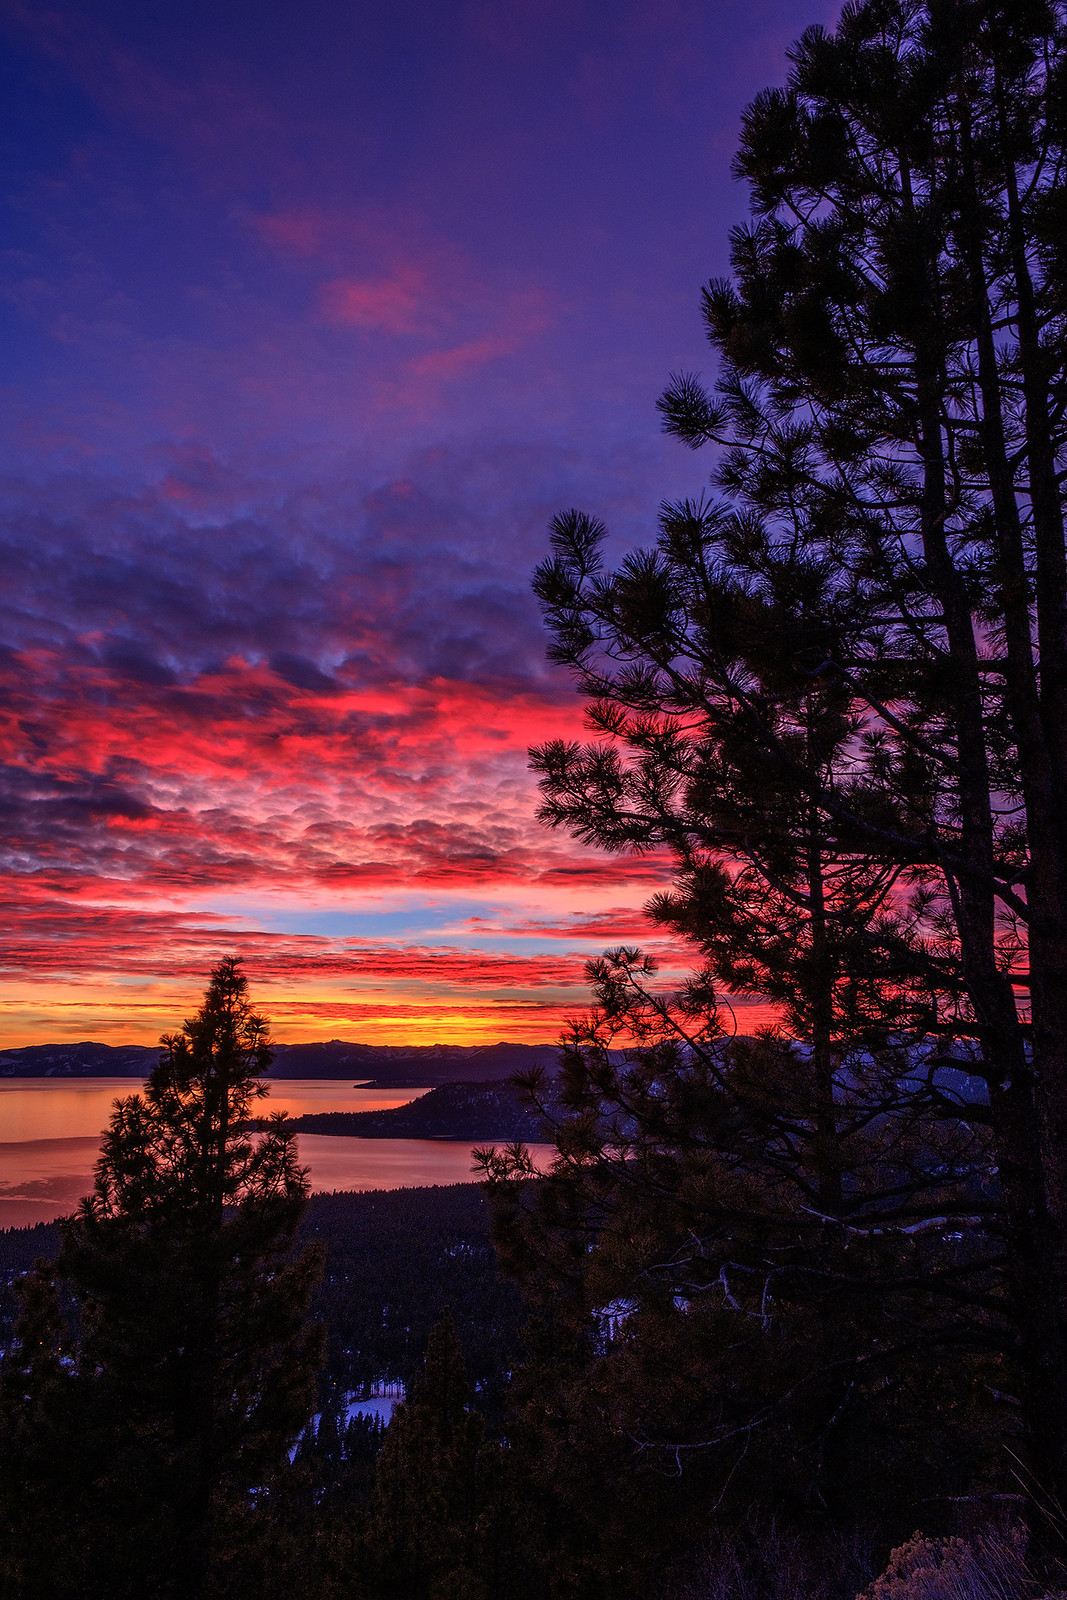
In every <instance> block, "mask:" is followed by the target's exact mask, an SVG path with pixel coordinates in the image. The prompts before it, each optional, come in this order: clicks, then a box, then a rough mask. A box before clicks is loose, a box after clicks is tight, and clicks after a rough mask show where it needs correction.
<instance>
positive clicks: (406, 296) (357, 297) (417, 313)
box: [319, 267, 424, 334]
mask: <svg viewBox="0 0 1067 1600" xmlns="http://www.w3.org/2000/svg"><path fill="white" fill-rule="evenodd" d="M423 289H424V281H423V276H422V274H421V273H420V272H419V271H418V270H417V269H415V268H413V267H409V268H402V269H401V270H400V271H399V272H398V273H397V274H396V276H395V277H392V278H377V279H370V278H335V279H334V280H333V281H332V282H330V283H327V284H324V285H323V287H322V289H321V290H320V291H319V302H320V305H321V307H322V311H323V314H324V316H326V318H327V319H328V320H329V321H331V322H335V323H337V324H339V325H340V326H341V327H346V328H366V329H373V330H375V331H378V332H381V333H392V334H401V333H414V332H416V331H417V329H418V328H419V326H420V321H421V314H422V294H423Z"/></svg>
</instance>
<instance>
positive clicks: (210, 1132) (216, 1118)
mask: <svg viewBox="0 0 1067 1600" xmlns="http://www.w3.org/2000/svg"><path fill="white" fill-rule="evenodd" d="M247 989H248V985H247V979H246V978H245V975H244V973H243V971H242V970H241V967H240V964H239V962H238V961H237V960H236V959H233V958H228V959H226V960H223V961H222V962H220V963H219V965H218V966H217V967H216V968H215V970H214V972H213V973H212V976H211V982H210V985H209V987H208V990H207V993H206V995H205V997H204V1003H203V1005H202V1006H201V1008H200V1010H199V1011H198V1013H197V1015H196V1016H195V1017H194V1018H192V1019H191V1020H190V1021H188V1022H186V1024H185V1026H184V1028H183V1030H182V1031H181V1032H180V1033H178V1034H175V1035H173V1036H168V1037H165V1038H164V1040H163V1049H162V1053H161V1058H160V1062H159V1065H158V1066H157V1067H156V1069H155V1070H154V1071H153V1073H152V1075H151V1077H150V1078H149V1079H148V1082H147V1084H146V1086H145V1090H144V1093H143V1095H140V1094H139V1095H131V1096H129V1097H127V1098H125V1099H122V1100H119V1101H118V1102H117V1103H116V1106H115V1110H114V1112H113V1114H112V1118H111V1123H110V1126H109V1128H108V1130H107V1132H106V1134H105V1135H104V1140H103V1145H102V1150H101V1155H100V1159H99V1161H98V1163H97V1168H96V1181H95V1187H94V1191H93V1193H92V1194H91V1195H90V1196H89V1197H88V1198H87V1199H86V1200H84V1201H83V1202H82V1203H81V1205H80V1207H79V1208H78V1211H77V1212H76V1214H75V1215H74V1216H73V1217H71V1218H70V1219H69V1220H68V1221H66V1222H65V1223H64V1224H63V1243H62V1250H61V1254H60V1259H59V1263H58V1269H57V1270H58V1275H59V1277H60V1279H61V1280H62V1281H63V1282H64V1283H65V1285H66V1286H67V1287H68V1288H69V1289H70V1290H71V1291H72V1293H73V1295H74V1297H75V1300H76V1303H77V1308H78V1324H79V1326H78V1340H77V1345H76V1349H75V1351H74V1362H75V1366H76V1370H77V1373H78V1376H79V1381H80V1382H81V1384H82V1385H83V1386H84V1388H85V1391H86V1402H85V1404H86V1408H87V1416H88V1428H89V1432H90V1433H91V1435H92V1436H93V1438H94V1441H95V1445H94V1459H95V1461H96V1462H97V1464H98V1471H97V1473H96V1476H95V1480H94V1482H93V1483H92V1484H91V1485H90V1486H88V1494H89V1498H90V1500H91V1502H92V1505H93V1518H92V1521H93V1523H94V1525H95V1531H94V1533H93V1536H92V1539H91V1544H92V1552H93V1562H94V1566H93V1571H92V1579H93V1587H91V1588H89V1587H87V1588H86V1590H85V1592H86V1593H91V1592H97V1591H99V1592H101V1593H107V1594H109V1595H115V1596H118V1595H127V1594H128V1595H131V1596H132V1595H138V1596H141V1595H144V1594H147V1593H152V1594H155V1595H159V1596H161V1597H162V1596H167V1595H174V1596H181V1597H182V1600H194V1597H196V1596H199V1595H201V1594H204V1593H206V1592H207V1591H208V1589H209V1588H210V1587H211V1586H212V1584H216V1585H221V1586H222V1587H225V1581H224V1575H225V1570H226V1560H227V1550H228V1549H229V1547H230V1543H231V1541H232V1540H233V1539H234V1538H236V1537H238V1535H239V1533H240V1527H241V1525H242V1523H243V1522H244V1521H246V1520H247V1518H248V1516H249V1515H250V1514H251V1511H252V1509H253V1507H254V1499H253V1498H250V1496H253V1494H254V1492H260V1491H263V1490H264V1489H265V1487H266V1486H268V1485H269V1483H270V1480H271V1477H272V1475H273V1474H275V1473H277V1472H278V1471H280V1470H281V1469H283V1468H284V1466H285V1465H286V1464H287V1459H288V1458H287V1451H288V1449H289V1447H290V1445H291V1443H292V1441H293V1440H294V1439H295V1438H296V1436H297V1435H298V1434H299V1432H300V1429H301V1427H302V1426H303V1424H304V1423H305V1422H306V1420H307V1417H308V1414H309V1413H310V1410H311V1405H312V1400H313V1392H314V1380H315V1375H316V1372H317V1368H318V1365H319V1361H320V1339H319V1336H318V1330H317V1329H315V1328H314V1327H312V1326H311V1325H309V1323H308V1321H307V1309H308V1304H309V1299H310V1295H311V1291H312V1288H313V1286H314V1282H315V1279H316V1276H317V1274H318V1271H319V1258H318V1256H317V1254H316V1253H315V1252H314V1251H305V1252H304V1253H303V1254H302V1255H300V1256H296V1257H294V1256H293V1239H294V1234H295V1230H296V1227H297V1224H298V1222H299V1220H300V1217H301V1215H302V1212H303V1210H304V1207H305V1204H306V1200H307V1193H308V1185H307V1175H306V1172H305V1171H304V1170H302V1169H301V1168H300V1167H299V1166H298V1165H297V1159H296V1149H295V1139H294V1136H293V1134H292V1133H291V1132H290V1131H289V1129H288V1128H287V1127H286V1125H285V1119H284V1117H283V1116H280V1115H279V1116H273V1117H268V1118H266V1119H265V1120H260V1121H259V1122H258V1128H259V1131H258V1132H257V1121H256V1118H255V1108H256V1103H257V1102H258V1101H259V1100H260V1099H261V1098H262V1097H263V1096H264V1095H265V1094H266V1092H267V1091H266V1088H265V1086H264V1085H262V1084H261V1083H260V1082H259V1080H258V1078H257V1076H256V1074H257V1073H260V1072H262V1071H263V1070H264V1069H265V1067H266V1066H267V1065H268V1064H269V1061H270V1049H269V1043H268V1036H267V1024H266V1023H265V1021H264V1020H263V1018H262V1017H260V1016H258V1015H257V1014H256V1013H255V1012H254V1011H253V1009H252V1006H251V1004H250V1002H249V999H248V993H247Z"/></svg>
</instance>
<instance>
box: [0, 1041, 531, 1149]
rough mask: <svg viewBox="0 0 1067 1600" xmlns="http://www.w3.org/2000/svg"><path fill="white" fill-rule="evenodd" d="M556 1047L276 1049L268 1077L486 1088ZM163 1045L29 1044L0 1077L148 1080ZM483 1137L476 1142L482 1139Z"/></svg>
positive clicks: (7, 1060) (1, 1061)
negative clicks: (467, 1084) (463, 1084)
mask: <svg viewBox="0 0 1067 1600" xmlns="http://www.w3.org/2000/svg"><path fill="white" fill-rule="evenodd" d="M557 1055H558V1047H557V1046H556V1045H554V1044H508V1043H506V1042H501V1043H499V1044H474V1045H460V1044H430V1045H414V1044H413V1045H404V1044H357V1043H355V1042H353V1041H350V1040H347V1039H327V1040H324V1041H322V1042H321V1043H317V1044H276V1045H275V1046H274V1063H273V1065H272V1067H271V1069H270V1071H269V1073H268V1074H267V1076H268V1077H269V1078H348V1079H350V1080H352V1081H356V1080H360V1081H363V1080H365V1081H367V1082H370V1083H374V1084H380V1085H381V1086H382V1087H383V1088H390V1089H410V1088H424V1087H426V1086H427V1085H429V1086H431V1087H432V1086H434V1085H436V1084H441V1083H485V1082H491V1081H492V1080H494V1079H496V1080H500V1079H502V1078H507V1077H509V1076H510V1075H511V1074H512V1073H513V1072H522V1071H526V1070H527V1069H529V1068H530V1067H534V1066H545V1067H554V1066H555V1064H556V1058H557ZM158 1060H159V1046H158V1045H144V1044H125V1045H110V1044H95V1043H93V1042H92V1041H86V1042H84V1043H82V1044H28V1045H23V1046H22V1047H21V1048H19V1049H17V1050H0V1078H146V1077H147V1076H148V1074H149V1073H150V1072H151V1070H152V1068H153V1067H154V1066H155V1064H156V1062H157V1061H158ZM476 1137H477V1136H476Z"/></svg>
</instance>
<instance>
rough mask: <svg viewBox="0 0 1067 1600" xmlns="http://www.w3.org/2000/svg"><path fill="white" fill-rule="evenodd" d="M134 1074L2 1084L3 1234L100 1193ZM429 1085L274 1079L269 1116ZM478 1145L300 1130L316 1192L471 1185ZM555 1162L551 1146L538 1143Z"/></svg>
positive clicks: (396, 1100) (410, 1093)
mask: <svg viewBox="0 0 1067 1600" xmlns="http://www.w3.org/2000/svg"><path fill="white" fill-rule="evenodd" d="M140 1087H141V1085H140V1084H139V1083H138V1081H137V1080H136V1079H133V1078H81V1079H76V1080H71V1079H55V1078H15V1079H12V1078H8V1079H0V1228H21V1227H27V1226H30V1225H32V1224H33V1223H36V1222H51V1221H53V1220H54V1218H56V1217H62V1216H66V1215H67V1214H68V1213H69V1212H70V1211H73V1209H74V1207H75V1206H76V1205H77V1203H78V1201H79V1200H80V1199H81V1197H82V1195H84V1194H87V1193H88V1192H89V1190H90V1188H91V1187H92V1173H93V1164H94V1162H95V1161H96V1154H97V1149H98V1146H99V1138H100V1133H101V1132H102V1130H103V1129H104V1127H105V1126H106V1124H107V1121H108V1117H109V1115H110V1112H111V1107H112V1104H113V1102H114V1101H115V1099H116V1098H117V1097H118V1096H120V1095H128V1094H134V1093H136V1092H137V1090H138V1089H139V1088H140ZM428 1092H429V1091H428V1090H426V1089H394V1090H385V1089H369V1088H366V1087H365V1086H356V1085H353V1084H349V1083H346V1082H344V1081H343V1080H340V1081H338V1080H336V1079H331V1078H279V1079H276V1080H272V1082H271V1092H270V1097H269V1099H267V1100H266V1101H265V1102H263V1105H264V1110H285V1111H288V1112H289V1114H290V1116H301V1115H302V1114H305V1113H311V1112H316V1111H383V1110H387V1109H389V1108H390V1107H392V1106H402V1105H407V1104H408V1102H409V1101H411V1100H416V1099H418V1097H419V1096H420V1095H423V1094H427V1093H428ZM474 1148H475V1146H474V1145H472V1144H466V1143H459V1142H455V1143H454V1142H452V1141H450V1140H449V1141H446V1140H437V1139H350V1138H345V1137H343V1136H340V1135H325V1134H301V1135H300V1136H299V1149H300V1159H301V1161H302V1163H303V1164H304V1165H305V1166H308V1167H310V1169H311V1184H312V1188H313V1189H316V1190H327V1191H329V1190H331V1189H401V1188H414V1187H421V1186H422V1185H424V1184H432V1183H466V1182H469V1181H470V1179H471V1176H472V1174H471V1151H472V1150H473V1149H474ZM533 1149H534V1151H535V1159H538V1161H539V1164H546V1163H547V1160H548V1158H549V1155H550V1154H551V1149H550V1147H549V1146H534V1147H533Z"/></svg>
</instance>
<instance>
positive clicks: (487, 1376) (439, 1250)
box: [0, 1183, 520, 1411]
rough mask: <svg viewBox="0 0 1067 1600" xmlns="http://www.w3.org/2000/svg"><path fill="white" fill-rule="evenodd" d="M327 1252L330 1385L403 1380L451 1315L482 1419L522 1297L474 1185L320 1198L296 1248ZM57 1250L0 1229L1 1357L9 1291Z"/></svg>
mask: <svg viewBox="0 0 1067 1600" xmlns="http://www.w3.org/2000/svg"><path fill="white" fill-rule="evenodd" d="M308 1239H317V1240H319V1241H320V1242H321V1243H322V1245H323V1246H324V1247H325V1255H326V1267H325V1273H324V1276H323V1282H322V1285H321V1287H320V1289H319V1290H318V1293H317V1294H316V1297H315V1305H314V1313H315V1315H316V1317H318V1318H320V1319H321V1320H322V1321H323V1322H324V1323H325V1324H326V1332H327V1363H326V1366H327V1376H328V1380H329V1381H331V1382H333V1383H335V1384H337V1385H338V1386H339V1387H340V1388H342V1389H358V1388H361V1387H362V1386H363V1385H364V1384H369V1383H372V1382H374V1381H375V1380H376V1379H382V1378H385V1379H389V1378H399V1379H401V1380H402V1381H403V1382H405V1383H406V1382H407V1381H408V1379H409V1378H410V1377H411V1375H412V1374H413V1373H414V1372H415V1370H416V1369H417V1367H418V1364H419V1363H420V1362H421V1360H422V1357H423V1354H424V1352H425V1349H426V1342H427V1339H428V1338H429V1335H430V1329H431V1328H432V1327H433V1324H434V1322H435V1321H436V1320H437V1317H438V1316H439V1314H440V1312H441V1310H442V1308H443V1307H444V1306H446V1305H447V1306H450V1307H451V1308H452V1314H453V1317H454V1319H455V1322H456V1325H457V1327H458V1328H459V1330H460V1333H461V1338H462V1341H463V1347H464V1357H465V1359H466V1361H467V1366H468V1371H469V1373H470V1376H471V1379H472V1382H473V1383H474V1384H475V1385H476V1386H477V1388H478V1392H479V1404H480V1406H481V1408H482V1410H483V1411H484V1410H488V1411H492V1410H493V1408H494V1406H495V1403H496V1399H497V1395H498V1392H499V1388H500V1384H501V1382H502V1377H503V1374H504V1373H506V1372H507V1371H508V1370H509V1368H510V1367H512V1366H514V1365H515V1363H516V1361H517V1359H518V1326H519V1320H520V1314H519V1300H518V1295H517V1292H516V1290H515V1289H514V1288H513V1287H512V1286H511V1285H510V1284H508V1283H506V1282H505V1281H504V1280H503V1279H502V1278H501V1277H500V1275H499V1273H498V1272H497V1266H496V1257H495V1254H494V1251H493V1247H492V1245H491V1243H490V1239H489V1215H488V1208H487V1205H486V1201H485V1197H484V1195H483V1194H482V1191H481V1189H480V1188H479V1186H478V1185H477V1184H473V1183H463V1184H454V1185H451V1186H449V1187H437V1188H427V1189H391V1190H385V1191H377V1192H374V1193H370V1194H351V1193H337V1194H317V1195H313V1196H312V1197H311V1201H310V1203H309V1206H308V1211H307V1215H306V1217H305V1219H304V1222H303V1224H302V1227H301V1242H306V1241H307V1240H308ZM58 1248H59V1230H58V1228H57V1227H56V1226H55V1224H53V1223H49V1224H41V1225H40V1226H38V1227H36V1228H10V1229H6V1230H0V1349H2V1348H3V1346H4V1344H5V1343H6V1342H7V1340H8V1339H9V1338H10V1335H11V1316H12V1313H13V1310H14V1298H13V1295H12V1290H11V1285H12V1283H13V1281H14V1279H15V1278H16V1277H17V1276H18V1275H19V1274H21V1273H23V1272H26V1271H28V1270H29V1269H30V1268H31V1267H32V1266H33V1263H34V1261H35V1260H37V1259H38V1258H41V1257H43V1258H45V1259H47V1260H50V1259H52V1258H53V1257H54V1256H55V1254H56V1251H57V1250H58Z"/></svg>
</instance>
